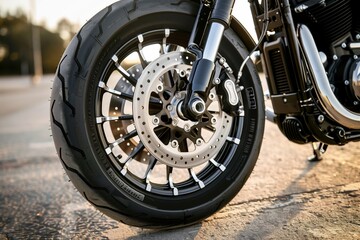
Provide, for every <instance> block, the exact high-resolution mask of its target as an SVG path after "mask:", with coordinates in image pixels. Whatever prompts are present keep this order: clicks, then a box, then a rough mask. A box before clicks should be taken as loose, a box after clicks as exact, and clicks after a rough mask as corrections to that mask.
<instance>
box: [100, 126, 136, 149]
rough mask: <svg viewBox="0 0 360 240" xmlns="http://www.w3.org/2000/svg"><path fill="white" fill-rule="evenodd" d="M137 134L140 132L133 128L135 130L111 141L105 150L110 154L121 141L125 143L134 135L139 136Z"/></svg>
mask: <svg viewBox="0 0 360 240" xmlns="http://www.w3.org/2000/svg"><path fill="white" fill-rule="evenodd" d="M137 135H138V133H137V131H136V130H133V131H131V132H129V133H128V134H126V135H125V136H123V137H121V138H119V139H117V140H116V141H115V142H113V143H111V144H110V145H109V146H108V147H107V148H106V149H105V152H106V153H107V154H108V155H109V154H110V153H111V152H112V150H113V149H114V148H115V147H116V146H118V145H119V144H120V143H123V142H125V141H127V140H129V139H130V138H133V137H135V136H137Z"/></svg>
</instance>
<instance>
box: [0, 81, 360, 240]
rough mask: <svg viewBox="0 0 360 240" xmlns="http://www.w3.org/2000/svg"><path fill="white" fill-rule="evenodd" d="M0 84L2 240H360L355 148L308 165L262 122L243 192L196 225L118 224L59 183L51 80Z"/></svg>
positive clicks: (304, 148)
mask: <svg viewBox="0 0 360 240" xmlns="http://www.w3.org/2000/svg"><path fill="white" fill-rule="evenodd" d="M51 78H52V76H47V77H44V79H43V81H42V82H41V83H40V84H39V85H37V86H32V85H31V84H30V81H29V79H27V78H21V79H9V78H7V79H0V240H2V239H360V158H359V156H360V144H359V143H352V144H348V145H346V146H344V147H335V146H334V147H330V149H329V150H328V152H327V153H326V155H325V157H324V160H323V161H321V162H308V161H306V158H307V156H309V155H310V154H311V152H312V151H311V147H310V146H309V145H296V144H293V143H291V142H289V141H288V140H287V139H286V138H285V137H283V136H282V135H281V134H280V132H279V130H278V129H277V127H276V126H275V125H274V124H272V123H267V124H266V132H265V137H264V144H263V147H262V151H261V154H260V157H259V160H258V162H257V165H256V167H255V170H254V172H253V174H252V175H251V177H250V179H249V180H248V182H247V183H246V185H245V187H244V188H243V189H242V191H241V192H240V193H239V194H238V195H237V197H236V198H235V199H233V201H232V202H231V203H230V204H229V205H228V206H227V207H225V208H224V209H223V210H221V211H220V212H218V213H216V214H215V215H213V216H212V217H210V218H208V219H206V220H205V221H203V222H202V223H199V224H196V225H193V226H189V227H185V228H180V229H174V230H168V231H154V230H146V229H140V228H135V227H129V226H126V225H123V224H120V223H118V222H116V221H114V220H111V219H109V218H108V217H106V216H104V215H102V214H101V213H100V212H98V211H96V210H95V209H94V208H93V207H92V206H91V205H90V204H88V203H87V202H86V201H85V200H84V199H83V198H82V196H81V195H80V194H79V193H78V192H77V191H76V190H75V189H74V187H73V186H72V184H71V183H70V182H69V181H68V178H67V176H66V175H65V173H64V171H63V170H62V167H61V164H60V161H59V160H58V158H57V156H56V153H55V149H54V146H53V144H52V139H51V137H50V135H51V132H50V130H49V102H48V99H49V96H50V89H49V88H50V86H51V83H50V79H51Z"/></svg>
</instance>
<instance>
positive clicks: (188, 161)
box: [133, 52, 232, 168]
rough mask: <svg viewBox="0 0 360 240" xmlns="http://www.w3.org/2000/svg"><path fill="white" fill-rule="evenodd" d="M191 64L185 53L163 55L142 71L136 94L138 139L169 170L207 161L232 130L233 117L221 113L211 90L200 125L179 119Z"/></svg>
mask: <svg viewBox="0 0 360 240" xmlns="http://www.w3.org/2000/svg"><path fill="white" fill-rule="evenodd" d="M193 61H194V56H193V55H191V54H190V53H187V52H171V53H168V54H165V55H162V56H161V57H159V58H158V59H157V60H154V61H153V62H151V63H150V64H149V65H148V66H147V67H146V69H145V70H144V71H143V74H142V75H141V77H140V78H139V79H138V83H137V85H136V88H135V92H134V104H133V114H134V123H135V127H136V129H137V131H138V132H139V138H140V140H141V142H142V143H143V144H144V146H145V147H146V149H147V150H148V151H149V152H150V153H151V154H152V155H153V156H154V157H156V158H157V159H158V160H159V161H161V162H162V163H164V164H166V165H168V166H171V167H178V168H191V167H195V166H198V165H201V164H202V163H204V162H207V161H209V160H210V159H211V158H213V157H214V156H215V155H216V153H217V152H218V151H219V148H220V147H221V146H222V145H223V144H224V143H225V141H226V139H227V136H228V135H229V132H230V128H231V124H232V117H230V116H229V115H227V114H226V113H225V112H223V111H221V105H220V101H219V99H218V97H217V95H216V93H215V89H212V90H211V93H210V95H209V100H208V101H207V102H206V103H205V106H206V109H205V111H204V114H203V118H202V119H200V120H199V121H196V122H194V121H190V120H188V119H186V118H184V117H183V116H182V114H181V111H180V109H181V104H182V102H183V99H184V97H185V87H186V84H187V77H186V76H188V74H184V72H185V73H190V71H191V67H192V63H193ZM182 83H186V84H182ZM156 99H158V100H157V102H156Z"/></svg>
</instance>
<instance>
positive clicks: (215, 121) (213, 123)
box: [211, 117, 217, 125]
mask: <svg viewBox="0 0 360 240" xmlns="http://www.w3.org/2000/svg"><path fill="white" fill-rule="evenodd" d="M216 123H217V120H216V118H215V117H212V118H211V124H212V125H215V124H216Z"/></svg>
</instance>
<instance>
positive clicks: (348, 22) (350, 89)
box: [292, 0, 360, 113]
mask: <svg viewBox="0 0 360 240" xmlns="http://www.w3.org/2000/svg"><path fill="white" fill-rule="evenodd" d="M292 4H293V9H294V12H295V13H294V17H295V22H297V23H303V24H306V25H307V26H308V27H309V29H310V30H311V32H312V34H313V36H314V39H315V42H316V45H317V47H318V49H319V51H320V53H319V54H320V56H321V59H322V62H323V64H324V66H325V69H326V71H327V73H328V78H329V81H330V84H331V88H332V90H333V92H334V93H335V95H336V97H337V98H338V99H339V101H340V102H341V103H342V104H343V105H344V106H345V107H346V108H348V109H349V110H351V111H353V112H358V113H359V112H360V15H359V14H358V9H359V8H360V1H359V0H318V1H316V0H315V1H314V0H293V1H292Z"/></svg>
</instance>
